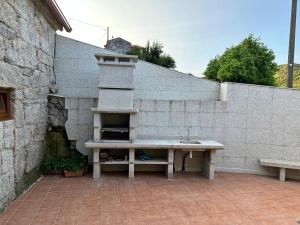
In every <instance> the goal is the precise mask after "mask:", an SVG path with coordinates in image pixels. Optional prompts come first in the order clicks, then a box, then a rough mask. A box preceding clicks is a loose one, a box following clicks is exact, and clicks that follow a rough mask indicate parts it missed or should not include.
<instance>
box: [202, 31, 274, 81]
mask: <svg viewBox="0 0 300 225" xmlns="http://www.w3.org/2000/svg"><path fill="white" fill-rule="evenodd" d="M274 60H275V55H274V52H273V51H272V50H271V49H269V48H268V47H267V46H266V45H265V44H264V43H263V42H262V41H261V40H260V39H259V38H255V37H254V36H253V35H250V36H249V37H247V38H246V39H244V40H243V41H242V42H241V43H240V44H238V45H237V46H233V47H231V48H228V49H227V50H226V51H225V52H224V54H223V55H221V56H217V57H215V58H214V59H212V60H211V61H210V62H209V64H208V66H207V69H206V70H205V72H204V75H205V76H206V78H207V79H211V80H216V81H220V82H226V81H229V82H238V83H248V84H260V85H270V86H273V85H275V78H274V74H275V72H276V71H277V65H276V63H275V62H274Z"/></svg>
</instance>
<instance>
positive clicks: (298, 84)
mask: <svg viewBox="0 0 300 225" xmlns="http://www.w3.org/2000/svg"><path fill="white" fill-rule="evenodd" d="M286 75H287V64H284V65H279V66H278V71H277V72H276V74H275V80H276V86H279V87H285V86H286ZM293 87H294V88H300V64H295V66H294V85H293Z"/></svg>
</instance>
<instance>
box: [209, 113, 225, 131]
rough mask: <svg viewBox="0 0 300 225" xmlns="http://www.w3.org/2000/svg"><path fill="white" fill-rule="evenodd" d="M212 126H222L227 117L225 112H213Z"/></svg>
mask: <svg viewBox="0 0 300 225" xmlns="http://www.w3.org/2000/svg"><path fill="white" fill-rule="evenodd" d="M213 117H214V127H215V128H223V127H225V122H226V119H227V117H228V115H227V113H214V115H213Z"/></svg>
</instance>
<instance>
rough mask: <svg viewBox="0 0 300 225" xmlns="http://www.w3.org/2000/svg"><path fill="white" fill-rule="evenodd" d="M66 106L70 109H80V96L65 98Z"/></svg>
mask: <svg viewBox="0 0 300 225" xmlns="http://www.w3.org/2000/svg"><path fill="white" fill-rule="evenodd" d="M65 108H66V109H68V110H70V109H79V100H78V98H68V97H67V98H65Z"/></svg>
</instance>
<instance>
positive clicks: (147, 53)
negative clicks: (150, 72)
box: [128, 41, 176, 69]
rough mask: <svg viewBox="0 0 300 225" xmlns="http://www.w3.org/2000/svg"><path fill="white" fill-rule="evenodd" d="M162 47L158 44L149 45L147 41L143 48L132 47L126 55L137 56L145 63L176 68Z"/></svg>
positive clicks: (173, 61) (171, 58)
mask: <svg viewBox="0 0 300 225" xmlns="http://www.w3.org/2000/svg"><path fill="white" fill-rule="evenodd" d="M163 47H164V46H163V45H162V44H161V43H160V42H153V43H152V44H151V43H150V42H149V41H148V42H147V44H146V47H145V48H141V47H138V46H136V47H133V48H132V50H131V52H129V53H128V54H132V55H137V56H138V58H139V59H141V60H144V61H146V62H150V63H153V64H157V65H160V66H163V67H166V68H172V69H174V68H175V67H176V63H175V60H174V59H173V57H171V56H170V55H168V54H166V53H164V51H163Z"/></svg>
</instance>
